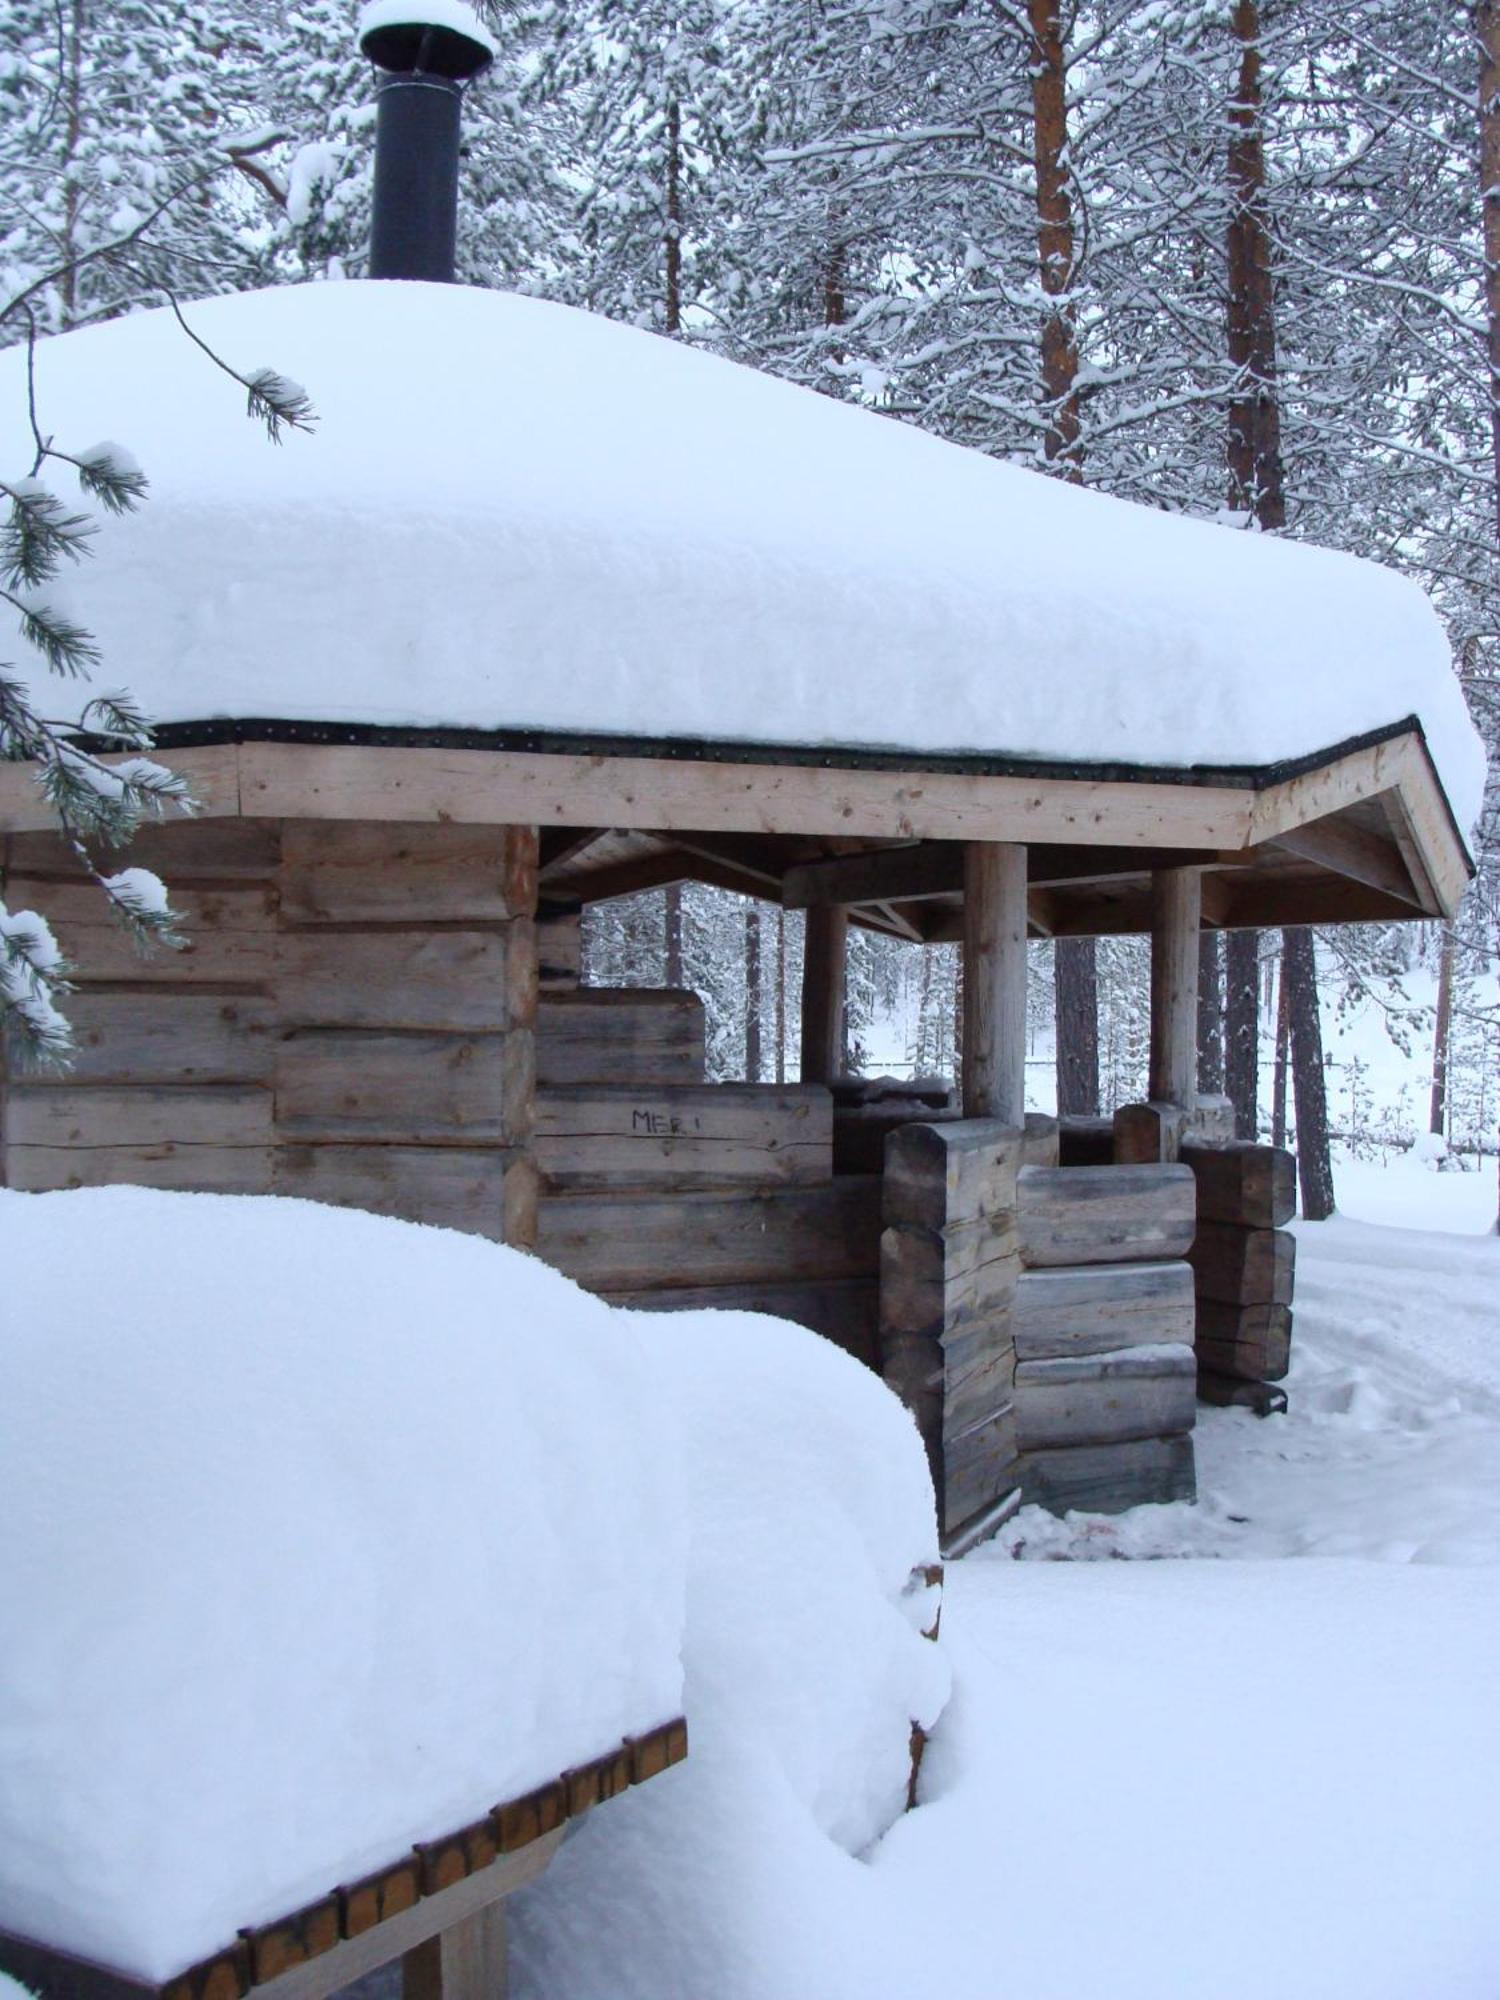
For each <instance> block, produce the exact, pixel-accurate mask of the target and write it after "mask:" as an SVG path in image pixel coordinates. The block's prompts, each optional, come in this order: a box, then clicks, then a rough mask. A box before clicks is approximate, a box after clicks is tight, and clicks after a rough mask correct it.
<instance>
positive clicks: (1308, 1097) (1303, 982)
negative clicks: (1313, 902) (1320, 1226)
mask: <svg viewBox="0 0 1500 2000" xmlns="http://www.w3.org/2000/svg"><path fill="white" fill-rule="evenodd" d="M1281 951H1282V969H1281V976H1282V978H1283V979H1284V980H1285V981H1286V988H1287V1022H1288V1025H1289V1027H1290V1028H1291V1036H1292V1096H1293V1099H1294V1101H1295V1103H1296V1107H1297V1179H1298V1181H1299V1183H1300V1185H1301V1188H1302V1214H1303V1216H1304V1218H1305V1219H1306V1220H1307V1221H1308V1222H1322V1221H1324V1220H1326V1218H1327V1217H1328V1216H1330V1215H1332V1213H1333V1160H1332V1157H1331V1155H1330V1153H1329V1147H1328V1091H1327V1084H1326V1080H1325V1077H1324V1072H1323V1024H1322V1022H1321V1021H1320V1020H1319V1018H1318V973H1317V964H1316V959H1315V955H1314V951H1313V934H1312V932H1311V931H1310V930H1307V929H1305V928H1303V927H1302V926H1299V927H1298V928H1297V929H1295V930H1284V931H1283V932H1282V933H1281Z"/></svg>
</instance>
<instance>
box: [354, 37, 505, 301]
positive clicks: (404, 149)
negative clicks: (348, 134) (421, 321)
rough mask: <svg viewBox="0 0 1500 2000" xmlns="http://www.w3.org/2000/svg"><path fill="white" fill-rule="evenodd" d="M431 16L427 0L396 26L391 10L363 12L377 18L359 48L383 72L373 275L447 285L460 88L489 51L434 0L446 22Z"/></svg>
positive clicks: (487, 57) (453, 231)
mask: <svg viewBox="0 0 1500 2000" xmlns="http://www.w3.org/2000/svg"><path fill="white" fill-rule="evenodd" d="M428 11H429V8H428V7H426V6H424V4H423V0H413V4H412V6H411V7H410V9H409V10H406V18H404V19H402V20H392V19H390V18H389V16H390V15H391V13H392V12H393V10H392V9H391V8H390V7H388V6H378V7H369V8H366V10H365V13H366V17H367V18H368V16H370V15H371V14H374V15H376V17H377V19H376V21H375V23H373V24H372V25H369V26H366V27H365V28H364V30H363V32H362V34H361V35H360V42H359V45H360V48H361V49H362V50H363V51H364V53H365V55H367V56H368V57H369V59H370V61H371V62H372V63H374V64H375V66H376V68H377V69H380V70H383V71H384V72H385V74H384V75H383V76H382V77H381V80H380V88H379V93H378V95H377V97H376V110H375V205H374V216H373V218H372V222H371V227H370V267H369V268H370V276H371V277H372V278H425V279H428V280H429V281H431V282H433V283H436V284H446V285H451V284H452V283H453V277H454V266H453V255H454V243H455V237H456V233H457V226H458V127H459V114H460V112H461V110H462V107H463V94H464V86H465V85H466V84H467V83H469V82H470V81H471V80H472V79H473V78H474V77H476V76H479V75H481V74H482V73H483V71H485V70H486V69H488V68H489V66H490V63H491V61H492V60H493V52H492V49H491V47H490V45H489V43H488V41H487V40H486V41H481V40H480V39H479V36H480V35H481V34H483V30H482V29H480V28H479V24H478V22H477V21H475V22H474V26H475V28H476V29H477V30H478V33H476V34H468V33H466V32H465V31H464V30H463V29H461V28H459V27H457V26H454V25H452V21H453V17H454V15H455V13H458V11H459V10H457V9H455V8H453V7H451V6H446V7H445V6H442V5H441V0H439V4H438V5H433V6H431V8H430V11H431V12H432V13H433V14H441V15H446V16H447V19H446V20H443V19H438V20H423V19H422V15H423V14H424V13H426V12H428ZM463 13H464V14H466V13H467V9H465V10H463ZM460 18H463V15H462V14H461V15H460Z"/></svg>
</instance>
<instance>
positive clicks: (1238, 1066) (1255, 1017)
mask: <svg viewBox="0 0 1500 2000" xmlns="http://www.w3.org/2000/svg"><path fill="white" fill-rule="evenodd" d="M1224 1088H1225V1089H1226V1090H1227V1091H1228V1093H1229V1101H1230V1103H1231V1104H1233V1106H1234V1136H1235V1137H1236V1138H1237V1139H1254V1138H1255V1137H1256V1135H1257V1133H1258V1131H1259V1127H1260V932H1259V931H1226V932H1225V935H1224Z"/></svg>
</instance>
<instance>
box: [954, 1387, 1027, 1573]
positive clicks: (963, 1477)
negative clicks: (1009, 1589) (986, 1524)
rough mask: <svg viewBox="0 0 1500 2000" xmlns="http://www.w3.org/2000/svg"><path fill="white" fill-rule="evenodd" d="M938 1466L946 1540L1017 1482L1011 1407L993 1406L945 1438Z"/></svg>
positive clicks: (1016, 1457)
mask: <svg viewBox="0 0 1500 2000" xmlns="http://www.w3.org/2000/svg"><path fill="white" fill-rule="evenodd" d="M942 1464H943V1477H942V1491H941V1494H940V1497H939V1506H940V1515H939V1518H940V1519H941V1521H942V1524H943V1538H944V1540H945V1541H946V1540H948V1539H949V1538H950V1537H952V1536H953V1535H956V1534H958V1533H959V1532H960V1531H961V1530H962V1529H963V1528H964V1527H966V1526H967V1525H968V1523H969V1522H970V1521H972V1520H974V1519H975V1518H976V1516H978V1515H980V1514H983V1513H984V1512H986V1511H987V1510H988V1509H989V1508H991V1507H993V1506H994V1505H995V1503H996V1501H998V1500H1000V1499H1002V1498H1003V1497H1004V1495H1005V1494H1007V1493H1009V1492H1010V1491H1011V1490H1012V1488H1013V1487H1014V1486H1015V1485H1016V1484H1017V1478H1018V1473H1017V1466H1018V1451H1017V1442H1016V1418H1015V1412H1014V1411H1013V1410H1012V1409H1010V1408H1009V1406H1007V1407H1005V1408H1002V1409H998V1410H995V1411H993V1412H992V1413H991V1414H990V1415H989V1416H988V1417H986V1418H985V1420H984V1421H983V1422H982V1423H979V1424H976V1425H974V1426H973V1427H972V1428H971V1429H969V1430H967V1431H965V1432H963V1433H962V1434H961V1435H958V1436H951V1437H945V1438H944V1440H943V1450H942Z"/></svg>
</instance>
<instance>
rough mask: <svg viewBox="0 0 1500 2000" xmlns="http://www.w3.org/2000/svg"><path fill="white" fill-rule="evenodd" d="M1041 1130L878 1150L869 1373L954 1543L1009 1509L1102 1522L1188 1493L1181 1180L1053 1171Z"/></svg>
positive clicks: (1186, 1192)
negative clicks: (878, 1375)
mask: <svg viewBox="0 0 1500 2000" xmlns="http://www.w3.org/2000/svg"><path fill="white" fill-rule="evenodd" d="M1058 1146H1059V1142H1058V1132H1057V1126H1056V1122H1055V1121H1053V1120H1050V1119H1030V1120H1028V1121H1027V1129H1026V1130H1025V1131H1024V1132H1022V1131H1017V1130H1016V1129H1015V1128H1014V1127H1008V1126H1005V1125H1003V1124H1001V1123H999V1122H997V1121H990V1120H964V1121H962V1122H960V1123H955V1124H940V1125H930V1126H915V1125H914V1126H908V1127H906V1128H905V1129H903V1130H901V1131H899V1132H897V1133H895V1134H894V1135H893V1136H892V1137H891V1138H890V1139H889V1140H888V1141H887V1144H886V1173H885V1210H884V1213H885V1225H886V1227H885V1233H884V1235H883V1237H882V1243H881V1292H880V1337H881V1366H882V1371H883V1373H884V1375H885V1377H886V1380H887V1381H888V1382H889V1383H890V1384H891V1386H892V1387H893V1388H894V1389H895V1390H896V1391H897V1393H898V1394H899V1395H900V1396H901V1397H902V1398H903V1400H904V1401H905V1402H906V1403H907V1405H908V1407H909V1408H910V1409H911V1410H912V1412H913V1414H914V1415H915V1417H916V1419H917V1425H918V1428H919V1430H920V1431H921V1433H922V1436H923V1440H924V1442H925V1444H926V1446H927V1451H928V1458H929V1462H930V1464H931V1466H932V1471H933V1479H934V1483H935V1485H936V1487H937V1491H938V1499H939V1519H940V1521H941V1523H942V1528H943V1533H944V1535H945V1537H946V1538H947V1541H948V1544H949V1546H955V1545H960V1546H961V1545H962V1544H963V1543H964V1541H965V1540H966V1539H968V1537H969V1536H970V1535H972V1534H974V1533H977V1532H979V1531H980V1528H981V1526H982V1525H984V1524H986V1523H988V1522H989V1521H992V1520H995V1519H998V1518H1000V1517H1001V1516H1002V1515H1003V1512H1004V1510H1005V1507H1006V1505H1007V1504H1008V1500H1009V1499H1010V1498H1012V1497H1013V1499H1014V1501H1015V1503H1016V1504H1019V1502H1020V1501H1021V1500H1023V1499H1024V1500H1033V1501H1037V1502H1039V1503H1040V1504H1041V1505H1043V1506H1046V1507H1050V1508H1052V1509H1054V1510H1055V1511H1058V1512H1061V1511H1065V1510H1066V1509H1068V1508H1072V1507H1086V1508H1090V1509H1097V1510H1103V1511H1111V1512H1112V1511H1117V1510H1119V1509H1121V1508H1124V1507H1130V1506H1135V1505H1137V1504H1138V1503H1139V1502H1141V1501H1146V1500H1177V1499H1190V1498H1191V1497H1192V1495H1193V1492H1194V1471H1193V1447H1192V1435H1191V1433H1192V1427H1193V1418H1194V1404H1195V1395H1194V1389H1195V1363H1194V1356H1193V1325H1194V1290H1193V1272H1192V1269H1191V1267H1190V1266H1189V1265H1188V1263H1187V1262H1186V1261H1185V1256H1186V1253H1187V1251H1188V1249H1189V1246H1190V1245H1191V1243H1192V1241H1193V1229H1194V1213H1195V1211H1194V1185H1195V1184H1194V1179H1193V1174H1192V1171H1191V1169H1189V1168H1188V1167H1185V1166H1180V1165H1174V1164H1170V1163H1160V1162H1158V1163H1154V1164H1148V1165H1143V1166H1135V1167H1117V1166H1100V1165H1089V1166H1070V1167H1060V1166H1058V1165H1057V1164H1056V1162H1057V1159H1058Z"/></svg>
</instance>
